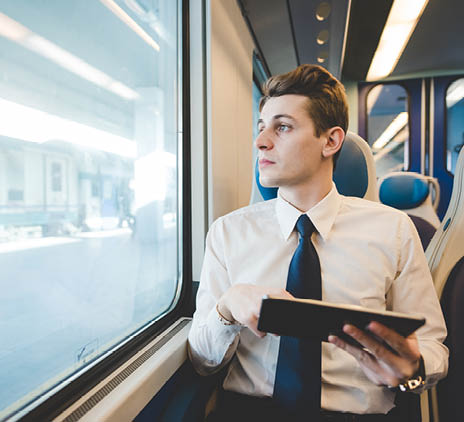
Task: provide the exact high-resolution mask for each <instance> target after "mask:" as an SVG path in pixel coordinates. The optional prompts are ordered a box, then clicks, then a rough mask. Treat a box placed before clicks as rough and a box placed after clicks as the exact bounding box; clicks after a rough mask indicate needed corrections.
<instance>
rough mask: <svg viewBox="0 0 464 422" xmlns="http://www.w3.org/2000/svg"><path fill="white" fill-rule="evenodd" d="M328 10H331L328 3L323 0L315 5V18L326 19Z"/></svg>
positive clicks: (328, 13)
mask: <svg viewBox="0 0 464 422" xmlns="http://www.w3.org/2000/svg"><path fill="white" fill-rule="evenodd" d="M330 10H331V7H330V4H329V3H327V2H326V1H323V2H322V3H320V4H319V6H317V9H316V19H317V20H318V21H324V20H326V19H327V18H328V17H329V15H330Z"/></svg>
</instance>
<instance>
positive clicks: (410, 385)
mask: <svg viewBox="0 0 464 422" xmlns="http://www.w3.org/2000/svg"><path fill="white" fill-rule="evenodd" d="M424 384H425V381H424V380H423V379H422V377H421V376H420V375H419V377H417V378H415V379H410V380H408V381H406V382H405V383H403V384H400V385H399V387H400V390H401V391H412V390H415V389H416V388H419V387H420V386H422V385H424Z"/></svg>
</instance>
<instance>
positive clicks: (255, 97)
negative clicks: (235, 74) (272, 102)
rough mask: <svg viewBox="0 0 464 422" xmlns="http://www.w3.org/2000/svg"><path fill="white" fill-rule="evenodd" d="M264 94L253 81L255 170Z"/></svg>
mask: <svg viewBox="0 0 464 422" xmlns="http://www.w3.org/2000/svg"><path fill="white" fill-rule="evenodd" d="M261 97H262V94H261V91H260V89H259V88H258V85H256V83H255V82H254V81H253V168H254V165H255V162H256V157H257V156H258V150H257V149H256V146H255V139H256V138H257V137H258V120H259V100H260V99H261Z"/></svg>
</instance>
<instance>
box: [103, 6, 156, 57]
mask: <svg viewBox="0 0 464 422" xmlns="http://www.w3.org/2000/svg"><path fill="white" fill-rule="evenodd" d="M100 1H101V2H102V3H103V4H104V5H105V6H106V7H107V8H108V9H110V10H111V11H112V12H113V13H114V14H115V15H116V16H117V17H118V18H119V19H121V21H123V22H124V23H125V24H126V25H127V26H128V27H129V28H130V29H132V31H134V32H135V33H136V34H137V35H138V36H139V37H140V38H142V40H144V41H145V42H146V43H147V44H148V45H149V46H150V47H152V48H154V49H155V50H156V51H160V46H159V45H158V43H157V42H156V41H155V40H154V39H153V38H151V37H150V35H148V34H147V33H146V32H145V31H144V30H143V29H142V28H141V27H140V26H139V25H138V24H137V23H136V22H135V21H134V19H132V18H131V17H130V16H129V15H128V14H127V13H126V12H124V10H123V9H121V8H120V7H119V6H118V5H117V4H116V3H115V2H114V1H113V0H100Z"/></svg>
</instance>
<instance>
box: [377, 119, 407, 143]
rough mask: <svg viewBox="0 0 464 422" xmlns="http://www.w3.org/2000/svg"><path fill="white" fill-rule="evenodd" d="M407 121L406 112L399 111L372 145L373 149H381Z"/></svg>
mask: <svg viewBox="0 0 464 422" xmlns="http://www.w3.org/2000/svg"><path fill="white" fill-rule="evenodd" d="M407 123H408V112H407V111H402V112H401V113H399V114H398V115H397V116H396V117H395V118H394V119H393V121H392V122H391V123H390V124H389V125H388V127H387V128H386V129H385V130H384V131H383V133H382V134H381V135H380V136H379V138H378V139H377V140H376V141H375V142H374V144H373V145H372V148H373V149H377V150H379V149H381V148H383V147H384V146H385V145H386V144H388V143H389V142H390V141H391V140H392V139H393V137H394V136H395V135H396V134H397V133H398V132H399V131H400V130H401V129H403V128H404V126H406V124H407Z"/></svg>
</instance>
